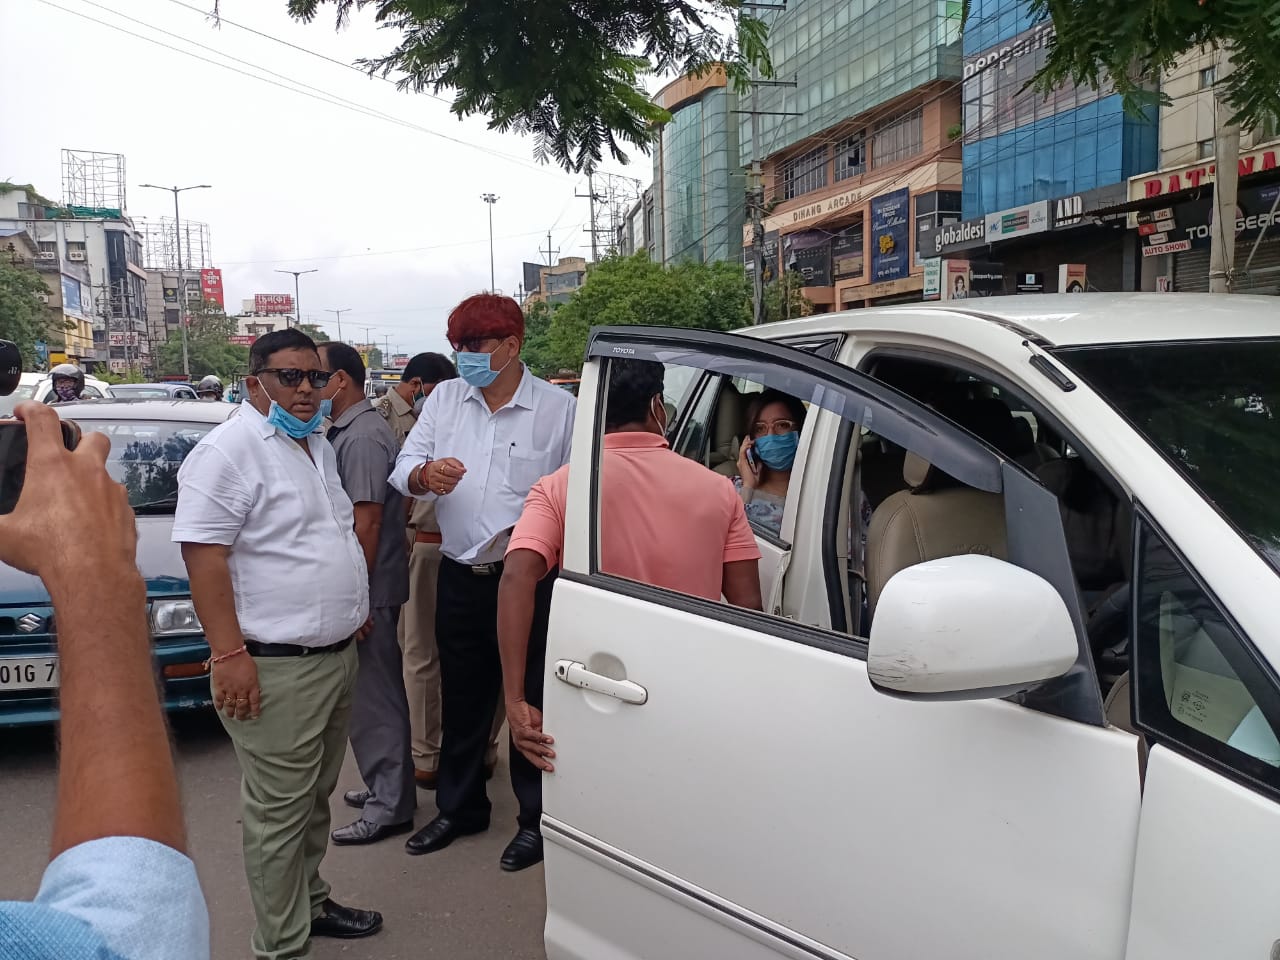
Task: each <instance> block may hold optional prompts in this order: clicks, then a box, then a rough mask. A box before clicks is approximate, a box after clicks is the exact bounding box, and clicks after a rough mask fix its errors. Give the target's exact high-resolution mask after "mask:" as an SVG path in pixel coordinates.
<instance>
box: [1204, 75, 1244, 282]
mask: <svg viewBox="0 0 1280 960" xmlns="http://www.w3.org/2000/svg"><path fill="white" fill-rule="evenodd" d="M1222 66H1223V65H1222V63H1221V62H1219V63H1218V69H1217V71H1216V73H1217V76H1216V77H1215V81H1216V83H1218V84H1220V83H1222V79H1223V78H1222V72H1223V71H1222ZM1214 96H1215V98H1216V97H1217V96H1218V90H1215V91H1214ZM1213 109H1214V115H1215V118H1216V117H1218V116H1226V117H1230V116H1231V114H1230V113H1229V110H1230V107H1228V106H1227V104H1225V103H1222V102H1221V100H1220V99H1219V100H1217V101H1216V102H1215V103H1214V106H1213ZM1217 126H1218V128H1217V130H1216V131H1214V137H1213V158H1214V165H1215V166H1216V168H1217V170H1216V172H1215V173H1214V179H1213V224H1212V225H1211V226H1210V228H1209V292H1210V293H1231V292H1232V288H1233V287H1234V286H1235V280H1236V194H1237V192H1238V191H1237V187H1238V185H1239V182H1240V168H1239V162H1240V127H1239V125H1237V124H1234V123H1229V122H1227V123H1220V124H1218V125H1217Z"/></svg>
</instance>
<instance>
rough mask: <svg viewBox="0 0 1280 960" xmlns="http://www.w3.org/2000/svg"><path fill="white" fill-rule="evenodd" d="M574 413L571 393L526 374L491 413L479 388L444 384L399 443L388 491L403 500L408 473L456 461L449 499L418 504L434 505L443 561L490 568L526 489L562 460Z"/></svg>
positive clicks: (566, 455) (432, 496)
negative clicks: (457, 472)
mask: <svg viewBox="0 0 1280 960" xmlns="http://www.w3.org/2000/svg"><path fill="white" fill-rule="evenodd" d="M576 408H577V400H576V398H575V397H574V396H573V394H571V393H569V392H568V391H566V390H561V389H560V388H559V387H553V386H552V385H551V384H549V383H547V382H546V381H545V380H539V379H538V378H537V377H535V376H534V375H533V374H531V373H530V372H529V370H528V368H525V370H524V375H523V376H522V377H521V378H520V385H519V387H517V388H516V393H515V396H513V397H512V398H511V401H510V402H509V403H508V404H507V405H506V406H504V407H501V408H499V409H498V410H496V411H493V412H490V410H489V405H488V404H487V403H486V402H485V399H484V394H483V393H482V392H481V391H480V389H479V388H478V387H473V386H471V385H470V384H468V383H467V382H466V381H465V380H462V379H456V380H445V381H443V382H441V383H439V384H437V385H436V388H435V389H434V390H432V391H431V395H430V396H428V397H427V402H426V403H425V404H424V405H423V407H422V412H421V413H420V414H418V422H417V423H416V424H414V427H413V429H412V430H411V431H409V436H408V437H406V438H405V441H404V446H403V447H402V448H401V450H400V457H399V459H397V460H396V468H395V471H394V472H393V473H392V474H391V485H392V486H394V487H395V488H396V489H397V490H399V491H400V492H401V493H405V494H409V474H410V473H411V472H412V471H413V469H414V468H415V467H417V466H419V465H420V464H421V463H422V462H423V461H425V460H443V459H445V458H446V457H453V458H454V459H456V460H459V461H461V463H462V465H463V466H464V467H466V468H467V472H466V475H465V476H464V477H463V478H462V479H461V480H460V481H459V482H458V485H457V486H456V487H454V488H453V491H452V492H451V493H448V494H445V495H444V496H440V497H437V496H436V495H435V494H433V493H427V494H424V495H422V496H419V497H418V499H420V500H434V501H435V504H436V520H437V522H439V524H440V537H441V540H442V541H443V542H442V543H441V545H440V549H441V552H442V553H443V554H444V555H445V556H446V557H449V558H450V559H452V560H456V561H458V562H459V563H468V564H480V563H495V562H497V561H499V560H501V559H502V557H503V555H504V554H505V553H506V545H507V544H506V542H507V539H508V536H509V534H510V532H511V528H512V527H514V526H515V524H516V521H517V520H518V519H520V511H521V510H522V509H523V508H524V499H525V497H527V496H528V495H529V489H530V488H531V487H532V486H533V485H534V484H535V483H537V482H538V481H539V480H540V479H542V478H543V477H545V476H546V475H547V474H549V473H554V472H555V471H556V470H558V469H560V467H562V466H564V465H565V464H566V463H568V462H569V444H570V442H571V441H572V439H573V414H574V410H575V409H576ZM410 495H411V496H412V495H413V494H410Z"/></svg>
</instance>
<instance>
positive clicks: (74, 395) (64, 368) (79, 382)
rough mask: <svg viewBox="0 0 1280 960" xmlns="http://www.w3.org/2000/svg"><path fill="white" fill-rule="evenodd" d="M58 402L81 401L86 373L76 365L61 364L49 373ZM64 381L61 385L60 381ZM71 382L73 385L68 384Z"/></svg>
mask: <svg viewBox="0 0 1280 960" xmlns="http://www.w3.org/2000/svg"><path fill="white" fill-rule="evenodd" d="M49 377H50V379H52V381H53V393H54V398H55V399H56V400H79V399H80V394H81V393H83V392H84V371H83V370H81V369H80V368H79V367H77V366H76V365H75V364H74V363H60V364H58V365H57V366H56V367H54V368H53V369H52V370H50V371H49ZM60 380H61V381H63V382H62V383H59V382H58V381H60ZM68 380H70V381H71V383H66V381H68Z"/></svg>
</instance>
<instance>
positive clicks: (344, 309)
mask: <svg viewBox="0 0 1280 960" xmlns="http://www.w3.org/2000/svg"><path fill="white" fill-rule="evenodd" d="M350 312H351V308H350V307H343V308H342V309H341V310H325V313H332V314H335V315H336V316H337V318H338V339H339V340H341V339H342V315H343V314H344V313H350Z"/></svg>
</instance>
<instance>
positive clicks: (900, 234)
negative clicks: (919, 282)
mask: <svg viewBox="0 0 1280 960" xmlns="http://www.w3.org/2000/svg"><path fill="white" fill-rule="evenodd" d="M910 208H911V200H910V191H909V190H908V189H906V188H903V189H902V190H895V191H893V193H886V194H884V195H883V196H879V197H875V198H873V199H872V201H871V277H870V279H871V280H872V281H874V282H877V283H878V282H880V281H883V280H899V279H901V278H902V277H905V276H906V275H907V274H908V272H909V270H910V251H909V250H908V249H907V247H908V246H909V244H910V237H909V232H908V220H909V215H910V212H911V210H910Z"/></svg>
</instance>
